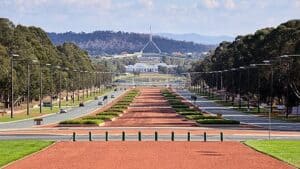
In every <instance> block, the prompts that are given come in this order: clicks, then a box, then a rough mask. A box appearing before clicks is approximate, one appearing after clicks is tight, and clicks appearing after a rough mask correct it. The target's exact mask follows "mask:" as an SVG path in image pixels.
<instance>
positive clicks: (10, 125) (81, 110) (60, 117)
mask: <svg viewBox="0 0 300 169" xmlns="http://www.w3.org/2000/svg"><path fill="white" fill-rule="evenodd" d="M123 92H124V91H113V92H110V93H107V95H108V96H111V95H112V94H113V95H115V97H118V96H119V95H121V94H122V93H123ZM102 98H103V96H102V97H101V98H100V99H99V100H102ZM99 100H92V101H89V102H86V103H85V106H84V107H76V108H71V109H69V110H68V112H67V113H64V114H60V113H54V114H50V115H47V116H45V117H43V125H49V124H55V123H59V122H60V121H64V120H70V119H74V118H77V117H80V116H83V115H86V114H88V113H90V112H92V111H94V110H96V109H98V108H100V107H101V106H99V105H98V101H99ZM112 100H113V99H111V97H108V103H109V102H111V101H112ZM31 127H34V121H33V119H27V120H21V121H15V122H3V123H0V130H5V129H21V128H31ZM35 127H36V126H35Z"/></svg>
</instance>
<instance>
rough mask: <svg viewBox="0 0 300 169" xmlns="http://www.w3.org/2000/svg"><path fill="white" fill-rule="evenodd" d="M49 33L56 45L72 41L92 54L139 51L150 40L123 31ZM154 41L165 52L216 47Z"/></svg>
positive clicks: (143, 36)
mask: <svg viewBox="0 0 300 169" xmlns="http://www.w3.org/2000/svg"><path fill="white" fill-rule="evenodd" d="M47 34H48V36H49V38H50V39H51V41H52V42H53V43H54V44H55V45H61V44H63V43H65V42H72V43H75V44H76V45H78V46H79V47H81V48H82V49H84V50H87V51H88V52H89V54H90V55H103V54H105V53H107V54H120V53H123V52H127V53H134V52H139V51H140V50H141V49H142V48H143V46H144V45H145V44H146V43H147V42H148V40H149V34H143V33H129V32H121V31H118V32H114V31H94V32H91V33H85V32H81V33H75V32H65V33H53V32H50V33H47ZM153 41H154V42H155V43H156V44H157V45H158V46H159V48H160V49H161V51H162V52H165V53H173V52H181V53H187V52H192V53H193V52H195V53H202V52H207V51H209V50H211V49H213V48H214V47H215V46H214V45H203V44H198V43H194V42H186V41H178V40H172V39H168V38H165V37H160V36H157V35H154V36H153ZM150 50H151V49H150Z"/></svg>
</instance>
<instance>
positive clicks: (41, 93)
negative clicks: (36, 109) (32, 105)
mask: <svg viewBox="0 0 300 169" xmlns="http://www.w3.org/2000/svg"><path fill="white" fill-rule="evenodd" d="M42 102H43V70H42V65H41V64H40V113H42Z"/></svg>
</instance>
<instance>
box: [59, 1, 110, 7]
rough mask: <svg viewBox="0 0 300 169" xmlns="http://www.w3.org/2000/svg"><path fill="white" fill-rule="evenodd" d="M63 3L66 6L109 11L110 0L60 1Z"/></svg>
mask: <svg viewBox="0 0 300 169" xmlns="http://www.w3.org/2000/svg"><path fill="white" fill-rule="evenodd" d="M62 2H63V3H65V4H68V5H75V6H81V7H96V8H101V9H111V8H112V2H111V0H62Z"/></svg>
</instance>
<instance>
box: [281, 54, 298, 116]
mask: <svg viewBox="0 0 300 169" xmlns="http://www.w3.org/2000/svg"><path fill="white" fill-rule="evenodd" d="M294 57H297V58H299V57H300V55H282V56H279V58H280V59H291V58H292V59H293V58H294ZM290 67H291V64H290V63H289V62H288V65H287V85H286V101H285V102H286V118H288V115H289V88H290V86H289V85H290V69H291V68H290ZM298 107H299V105H298Z"/></svg>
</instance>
